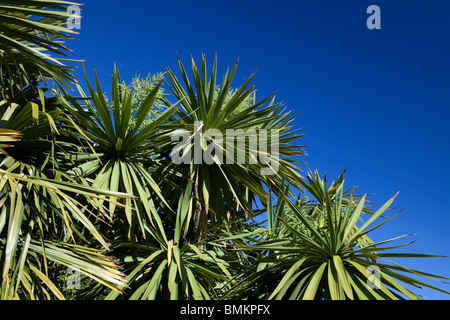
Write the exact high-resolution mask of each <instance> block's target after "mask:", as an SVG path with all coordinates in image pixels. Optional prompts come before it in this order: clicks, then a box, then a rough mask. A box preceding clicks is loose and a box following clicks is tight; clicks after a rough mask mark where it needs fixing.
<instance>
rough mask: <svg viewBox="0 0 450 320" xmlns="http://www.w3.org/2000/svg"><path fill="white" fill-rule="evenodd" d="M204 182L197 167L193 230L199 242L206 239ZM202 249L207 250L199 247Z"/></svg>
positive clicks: (195, 240)
mask: <svg viewBox="0 0 450 320" xmlns="http://www.w3.org/2000/svg"><path fill="white" fill-rule="evenodd" d="M202 187H203V184H202V180H201V177H200V166H198V165H197V167H196V169H195V174H194V189H193V193H194V213H195V217H194V227H193V229H192V235H193V241H194V242H199V241H202V240H203V239H204V231H205V226H206V221H207V211H206V208H205V205H204V204H203V203H202V202H204V199H203V191H202ZM199 248H200V249H202V250H203V249H205V248H204V246H203V245H202V246H199Z"/></svg>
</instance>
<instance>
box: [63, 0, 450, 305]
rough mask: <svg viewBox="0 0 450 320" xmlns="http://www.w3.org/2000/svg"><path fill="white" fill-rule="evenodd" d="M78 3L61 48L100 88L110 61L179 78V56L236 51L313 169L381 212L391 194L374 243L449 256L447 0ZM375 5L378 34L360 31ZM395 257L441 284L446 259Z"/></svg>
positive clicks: (233, 55) (225, 55) (123, 69)
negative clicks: (284, 116) (391, 207)
mask: <svg viewBox="0 0 450 320" xmlns="http://www.w3.org/2000/svg"><path fill="white" fill-rule="evenodd" d="M84 2H85V5H84V6H83V13H82V15H83V18H82V20H81V30H79V32H80V34H79V35H78V36H77V38H78V40H76V41H70V43H69V44H68V45H69V46H70V48H72V49H73V50H74V52H73V53H72V55H71V57H73V58H82V59H84V60H85V65H86V68H87V70H88V73H89V74H90V75H92V70H93V66H94V65H95V66H96V68H97V71H98V73H99V75H100V78H101V79H102V82H103V84H104V86H105V88H106V87H108V86H109V85H110V82H111V74H112V69H113V64H114V63H116V64H117V66H118V68H119V70H120V73H121V77H122V80H125V81H129V80H131V78H132V77H133V76H134V75H135V73H136V72H137V73H139V74H141V75H142V76H145V75H147V74H148V73H156V72H159V71H163V68H164V65H168V66H170V67H171V68H172V69H173V70H177V68H178V67H177V57H176V54H177V53H178V55H179V56H180V57H181V59H182V60H183V61H184V62H185V63H186V64H189V62H190V57H191V55H192V56H194V58H195V59H197V60H198V59H200V55H201V54H202V53H204V54H205V55H206V57H207V59H208V61H209V62H210V63H211V62H212V59H213V58H214V55H215V54H216V53H217V55H218V62H219V69H220V71H221V72H224V71H225V70H226V68H227V67H228V66H229V65H232V64H233V63H234V62H235V61H236V59H237V58H238V57H239V67H238V73H237V76H236V82H235V83H236V85H239V84H240V83H242V81H243V80H244V79H246V78H247V77H248V76H249V75H250V74H251V73H252V72H253V71H255V70H256V69H258V71H257V74H256V77H255V80H254V83H256V85H257V89H258V97H260V98H262V97H265V96H266V95H269V94H270V93H272V92H274V91H278V93H277V99H278V100H279V101H283V102H284V103H285V105H286V107H287V108H289V109H292V110H293V111H294V112H299V114H298V116H297V118H296V121H295V125H296V126H297V127H301V128H303V129H302V131H303V133H305V134H307V136H306V137H304V138H302V141H301V143H302V144H306V145H308V146H307V148H306V151H307V153H308V156H307V157H304V158H303V160H304V161H306V162H307V164H308V166H309V167H310V168H311V169H316V168H317V169H318V170H319V171H320V172H321V173H326V174H327V177H328V179H330V180H331V179H335V178H336V177H337V176H338V175H339V174H340V173H341V172H342V171H343V170H344V169H347V174H346V186H347V187H352V186H356V185H359V186H360V187H359V192H360V193H370V194H373V196H371V197H370V199H371V200H372V201H374V202H377V203H379V204H382V203H384V202H385V201H387V200H388V199H389V198H390V197H391V196H393V195H394V194H395V193H396V192H397V191H400V194H399V196H398V197H397V199H396V201H395V202H394V204H395V205H397V206H399V207H401V208H404V210H403V212H402V213H400V215H398V216H397V217H396V218H395V219H394V220H391V221H390V222H388V223H387V224H386V225H384V226H383V227H382V228H381V229H380V230H379V231H377V232H376V233H374V235H373V236H372V238H374V240H384V239H388V238H392V237H395V236H398V235H403V234H409V233H415V234H416V235H414V236H411V237H407V238H406V239H404V240H403V242H407V241H412V240H417V241H416V242H415V243H414V244H412V245H411V246H409V247H407V249H406V250H409V251H412V252H420V253H432V254H443V255H448V256H450V245H449V243H450V234H449V231H448V226H449V223H450V205H449V203H447V201H449V191H450V190H449V183H450V169H449V164H450V148H449V147H450V141H449V138H450V125H449V124H448V122H449V120H450V60H449V59H450V42H449V36H450V20H449V14H450V1H445V0H433V1H424V0H422V1H404V0H395V1H381V0H371V1H365V0H345V1H335V0H327V1H321V0H316V1H306V0H301V1H300V0H297V1H284V0H279V1H261V0H259V1H246V0H240V1H235V0H231V1H211V0H209V1H195V0H193V1H179V0H171V1H143V0H128V1H118V0H108V1H107V0H95V1H94V0H85V1H84ZM372 4H375V5H378V6H379V7H380V9H381V29H380V30H369V29H368V28H367V27H366V20H367V18H368V17H369V14H367V13H366V9H367V7H368V6H369V5H372ZM76 75H77V76H78V77H80V78H81V77H82V72H81V70H79V71H77V73H76ZM303 169H305V170H306V166H304V167H303ZM400 243H401V242H399V244H400ZM406 250H405V251H406ZM396 261H397V262H399V263H401V264H403V265H406V266H409V267H411V268H416V269H420V270H424V271H428V272H431V273H436V274H440V275H443V276H447V277H450V258H436V259H423V260H417V261H414V260H409V259H404V260H396ZM438 286H440V287H443V288H446V290H450V285H445V286H444V285H439V284H438ZM419 292H421V294H423V295H425V296H426V297H428V298H430V299H449V297H450V296H446V295H443V294H440V293H438V292H433V291H430V290H426V291H424V290H420V291H419Z"/></svg>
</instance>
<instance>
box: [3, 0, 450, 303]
mask: <svg viewBox="0 0 450 320" xmlns="http://www.w3.org/2000/svg"><path fill="white" fill-rule="evenodd" d="M72 4H74V3H71V2H66V1H59V0H54V1H50V0H49V1H38V0H27V1H25V0H15V1H6V0H0V82H1V83H0V84H1V86H0V92H1V98H0V120H1V121H0V152H1V153H0V268H1V270H2V283H1V287H0V299H97V300H99V299H108V300H109V299H124V300H127V299H132V300H134V299H136V300H137V299H419V298H420V296H419V295H418V294H417V293H415V292H413V291H411V289H409V288H407V287H414V288H418V287H428V288H432V289H435V290H439V291H441V292H446V291H444V290H442V289H440V288H437V287H435V286H432V285H430V284H428V283H427V282H426V280H431V279H433V280H438V281H442V280H443V279H446V278H444V277H439V276H436V275H432V274H429V273H426V272H422V271H417V270H412V269H409V268H407V267H403V266H401V265H399V264H398V263H397V262H394V261H391V260H390V259H391V258H401V257H412V258H423V257H436V256H433V255H426V254H413V253H399V252H398V249H400V248H403V247H404V246H406V245H407V244H406V245H392V244H390V243H391V242H392V241H394V240H397V239H399V238H401V237H397V238H394V239H389V240H384V241H373V240H372V239H371V238H369V236H368V234H369V233H370V232H371V231H373V230H375V229H377V228H378V227H380V226H381V225H383V224H384V223H386V222H387V221H389V220H390V219H387V220H385V221H383V222H381V223H378V224H377V225H375V226H374V223H375V221H377V222H378V221H379V219H380V217H381V215H382V214H384V213H385V212H386V211H387V210H388V208H389V206H390V205H391V203H392V201H393V200H394V198H395V197H394V198H392V199H390V200H389V201H388V202H386V204H385V205H383V206H381V207H380V208H379V209H378V210H373V209H372V208H371V207H369V206H367V202H368V201H367V200H366V196H359V195H356V194H355V193H354V192H353V190H347V191H345V190H344V189H343V181H344V179H343V178H344V175H341V176H340V177H339V178H338V179H337V181H336V182H335V183H334V184H332V185H331V186H330V187H328V185H327V182H326V179H323V180H322V179H321V178H320V176H319V174H318V173H317V172H316V173H315V174H314V175H312V174H309V175H307V176H306V177H305V178H304V177H302V176H301V174H300V172H301V169H300V166H299V164H300V163H301V162H300V161H299V156H301V155H302V154H303V146H302V145H298V144H297V141H298V139H299V138H301V137H302V136H303V135H302V134H298V133H297V130H295V129H293V128H292V121H293V119H294V116H293V115H291V114H290V112H289V111H286V110H285V109H284V107H283V106H282V104H280V103H276V102H275V96H274V95H270V96H268V97H266V98H263V99H262V100H259V101H258V100H257V99H256V93H255V92H256V90H255V85H251V82H252V80H253V77H254V74H253V75H251V76H250V77H248V78H247V80H245V81H244V82H243V83H242V84H240V85H238V86H235V84H234V82H233V81H234V76H235V73H236V70H237V63H236V64H235V65H234V66H233V67H232V68H231V69H228V71H227V72H226V74H225V75H224V76H223V77H222V82H220V83H219V81H220V78H217V77H218V74H217V58H215V59H214V62H213V67H212V70H211V74H210V75H209V76H208V73H207V68H206V66H207V63H206V59H205V57H204V56H202V58H201V66H200V67H199V66H198V65H197V63H196V62H195V61H194V59H192V62H191V69H192V73H191V77H189V76H188V73H187V71H186V69H185V67H184V65H183V64H182V63H181V60H180V59H179V68H180V70H179V73H180V75H179V76H178V77H177V75H176V74H175V72H173V71H172V70H171V69H170V68H166V70H165V73H164V74H163V73H157V74H155V75H153V76H151V75H149V76H148V77H147V78H145V79H143V78H141V77H139V76H137V77H135V78H134V79H133V80H132V81H131V83H130V84H129V85H127V84H126V83H125V82H122V81H121V79H120V76H119V72H118V70H117V68H116V67H115V66H114V69H113V75H112V86H111V95H110V98H109V99H108V98H107V96H106V94H105V93H104V92H103V90H102V85H101V83H100V79H99V76H98V75H97V73H96V72H95V75H94V80H93V81H90V80H89V79H88V78H87V77H86V83H87V90H86V92H85V91H84V90H83V88H82V87H81V86H80V85H79V84H78V82H77V79H75V78H74V77H73V75H72V74H71V72H70V71H71V67H67V66H64V65H63V64H62V61H65V60H67V59H64V58H62V57H63V56H64V55H65V54H66V53H65V51H69V49H68V48H67V47H66V46H65V45H64V44H63V40H67V39H71V36H73V35H74V34H75V33H74V32H73V31H72V30H69V29H67V28H66V27H65V26H64V24H65V22H66V19H67V18H68V17H69V15H70V14H69V13H68V12H67V9H68V7H69V6H70V5H72ZM85 74H86V73H85ZM179 79H181V80H179ZM49 80H51V81H53V82H54V86H53V87H52V88H50V86H49V85H48V83H49ZM74 88H76V89H77V93H74V92H73V91H72V89H74ZM166 88H167V90H166ZM170 100H172V101H170ZM208 129H215V130H218V131H219V132H227V130H230V131H233V130H242V131H244V132H254V133H258V134H257V135H256V136H257V137H258V138H256V140H255V141H253V142H256V143H259V142H261V141H262V139H263V138H264V135H260V134H261V133H265V132H270V134H272V132H278V133H279V134H278V136H277V137H278V139H277V141H275V142H273V141H270V143H268V145H267V149H266V150H259V149H258V150H256V149H252V147H250V146H251V144H250V142H252V140H251V139H254V138H251V137H250V138H248V137H247V138H248V142H249V143H248V145H249V147H248V148H246V145H245V143H244V145H240V144H234V140H233V143H231V144H228V142H226V143H225V144H224V145H222V142H223V141H221V139H220V138H219V137H218V136H214V135H210V134H209V133H208V132H209V131H208ZM265 130H266V131H265ZM180 132H181V133H183V135H181V137H182V138H183V141H182V142H181V143H180V141H179V140H178V141H177V140H176V139H173V137H174V136H177V134H179V133H180ZM270 134H269V135H268V136H270ZM247 138H246V139H247ZM244 142H245V141H244ZM276 143H277V144H278V151H277V152H275V155H276V158H277V160H278V161H279V162H277V165H276V166H275V164H274V163H273V162H270V161H269V160H271V159H272V158H270V157H271V156H273V155H272V154H270V153H269V152H268V150H271V151H272V146H273V145H274V144H276ZM211 146H213V147H215V148H214V149H215V151H214V153H213V152H210V149H209V147H211ZM197 147H200V154H202V155H203V154H206V153H208V152H210V153H209V154H210V155H211V158H212V159H213V161H212V162H211V163H206V162H198V161H196V159H195V157H196V155H197V153H195V152H194V153H193V154H192V153H190V152H189V151H190V150H195V149H196V148H197ZM256 151H259V154H257V153H256ZM221 153H222V155H223V156H224V158H223V159H222V160H225V159H232V160H233V161H231V162H228V161H220V160H221V159H220V158H219V155H220V154H221ZM238 154H243V155H244V160H245V162H244V163H241V162H239V161H236V160H237V159H236V157H235V156H236V155H238ZM256 154H257V156H258V157H259V160H260V161H253V160H257V158H258V157H256V156H255V155H256ZM177 156H179V157H178V158H177ZM180 158H181V160H182V161H181V162H177V161H176V159H178V160H179V159H180ZM262 160H264V161H262ZM263 169H270V170H269V171H270V173H271V174H267V171H264V170H263ZM263 172H266V174H264V173H263ZM298 190H300V192H301V193H300V196H299V197H298V198H296V199H294V198H293V197H294V195H295V191H298ZM275 199H276V201H275ZM264 213H266V214H267V224H265V223H264V222H262V221H259V218H260V217H261V216H262V214H264ZM386 244H387V245H388V246H385V245H386ZM382 260H386V262H384V261H383V262H381V261H382ZM73 270H75V271H76V272H77V274H78V275H80V278H79V279H80V281H81V284H80V286H79V288H75V289H74V288H72V287H69V286H68V285H67V284H68V282H69V281H71V280H72V279H71V272H72V271H73ZM368 271H371V272H372V273H371V274H369V273H368ZM374 272H378V275H379V277H378V278H375V280H377V279H379V280H380V281H379V282H374V283H372V282H370V281H372V280H373V279H374V278H373V275H374ZM417 278H419V279H417ZM424 279H426V280H424ZM370 283H371V284H372V285H375V286H377V287H376V288H375V287H371V284H370ZM446 293H447V292H446Z"/></svg>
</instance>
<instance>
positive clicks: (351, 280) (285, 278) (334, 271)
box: [230, 172, 448, 300]
mask: <svg viewBox="0 0 450 320" xmlns="http://www.w3.org/2000/svg"><path fill="white" fill-rule="evenodd" d="M342 177H343V176H341V177H340V178H339V179H338V180H337V183H335V184H333V185H332V186H331V187H328V186H327V182H326V179H325V181H324V180H322V179H321V178H320V177H319V175H318V173H317V172H316V174H315V176H314V178H312V177H311V176H308V180H309V183H305V182H304V181H299V183H300V184H301V185H302V186H303V187H304V190H310V191H312V192H313V194H315V195H319V194H320V195H321V196H319V197H317V198H315V199H314V201H309V200H308V199H307V198H306V197H300V198H298V199H297V200H296V201H292V200H291V199H290V198H289V197H288V195H287V190H288V189H287V187H284V188H283V190H282V192H281V195H280V197H279V198H278V202H277V204H276V206H273V205H272V204H270V206H269V207H268V215H269V217H268V219H269V226H270V229H269V233H268V236H266V237H264V238H262V239H260V242H259V243H256V244H253V245H250V246H248V245H247V246H245V249H247V250H249V249H250V250H259V251H260V252H261V256H260V260H259V262H260V264H259V265H258V267H257V268H255V267H254V266H253V268H249V269H250V270H252V272H251V273H250V274H248V276H246V277H244V280H243V281H242V283H241V284H240V285H239V286H237V287H236V288H235V289H234V292H233V291H232V292H230V295H231V296H232V295H233V294H236V295H237V296H238V297H241V298H242V297H245V296H246V295H247V293H248V292H251V290H249V288H255V287H256V288H257V290H256V293H255V294H254V295H253V296H252V297H253V298H254V297H255V296H256V297H258V298H264V299H291V300H299V299H301V300H312V299H317V300H323V299H325V300H347V299H348V300H373V299H376V300H397V299H413V300H417V299H420V295H418V294H417V293H415V292H412V291H411V290H410V289H408V288H407V287H406V286H405V285H408V286H412V287H415V288H423V287H428V288H432V289H435V290H439V291H441V292H445V293H448V292H446V291H444V290H442V289H439V288H437V287H435V286H432V285H430V284H429V283H427V282H426V281H427V280H430V279H435V280H438V281H439V280H442V279H447V278H444V277H440V276H437V275H432V274H429V273H426V272H422V271H418V270H412V269H410V268H407V267H404V266H401V265H400V264H398V263H397V262H394V261H391V260H390V259H391V258H394V259H395V258H402V257H409V258H423V257H440V256H438V255H429V254H416V253H399V252H398V251H397V250H394V249H398V248H402V247H404V246H407V245H409V244H410V243H408V244H402V245H391V246H385V245H386V244H388V243H390V242H392V241H394V240H397V239H399V238H402V237H404V236H400V237H396V238H393V239H388V240H384V241H373V240H372V239H370V238H369V237H368V234H369V233H370V232H372V231H373V230H375V229H377V228H378V227H380V226H382V225H383V224H384V223H386V222H387V221H389V220H390V219H392V218H393V217H394V216H392V217H391V218H389V219H387V220H385V221H382V222H380V223H378V224H376V225H374V223H375V221H377V220H378V219H379V218H380V216H381V215H382V214H383V213H385V212H386V210H388V208H389V206H390V205H391V203H392V202H393V200H394V198H395V196H394V197H393V198H391V199H390V200H389V201H387V202H386V203H385V204H384V205H382V206H381V207H380V208H379V209H378V210H376V211H375V212H371V210H365V209H367V208H366V199H365V198H366V197H365V196H363V197H362V198H361V199H360V200H359V201H356V198H354V197H353V192H352V193H350V194H348V195H344V192H343V179H342ZM364 211H366V212H371V214H369V215H368V219H367V220H365V221H364V220H363V221H362V222H361V220H362V219H361V218H362V215H363V212H364ZM358 224H360V225H358ZM383 260H385V261H386V262H382V261H383ZM255 269H256V270H255ZM247 272H248V270H247ZM418 278H422V279H423V280H420V279H418Z"/></svg>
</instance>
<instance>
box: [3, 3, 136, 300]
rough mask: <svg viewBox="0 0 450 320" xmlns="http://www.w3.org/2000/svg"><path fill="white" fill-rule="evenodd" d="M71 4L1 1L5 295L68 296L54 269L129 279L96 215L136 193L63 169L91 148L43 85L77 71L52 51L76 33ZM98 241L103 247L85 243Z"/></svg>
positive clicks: (114, 284)
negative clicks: (84, 146)
mask: <svg viewBox="0 0 450 320" xmlns="http://www.w3.org/2000/svg"><path fill="white" fill-rule="evenodd" d="M70 4H71V3H69V2H64V1H19V0H18V1H14V2H11V1H0V16H1V22H0V39H1V52H0V56H1V57H0V62H1V65H0V68H1V72H0V74H1V79H0V81H1V88H0V91H1V93H2V95H1V99H2V100H1V101H0V117H1V129H0V135H1V137H2V138H1V142H2V148H1V155H0V190H1V191H0V195H1V196H0V203H1V204H2V206H1V210H0V266H1V269H2V284H1V289H0V298H1V299H46V298H47V299H51V298H54V297H56V298H59V299H64V296H63V294H62V293H61V291H60V290H59V288H58V287H57V286H56V285H55V282H56V276H55V275H54V274H53V273H54V271H55V270H61V269H63V268H73V269H76V270H79V272H80V273H82V274H84V275H85V276H88V277H90V278H92V279H95V280H96V281H98V282H99V283H102V284H103V285H106V286H107V287H110V288H112V289H114V290H119V289H118V287H119V286H122V285H123V284H124V275H123V274H122V273H121V272H120V271H119V270H118V269H117V265H116V263H115V262H114V260H113V259H111V258H110V257H108V256H106V255H104V252H103V251H104V250H108V249H109V248H108V244H107V241H106V239H105V237H104V235H102V234H101V233H100V232H99V231H98V229H97V228H96V226H95V223H97V222H98V221H100V220H103V218H102V217H101V214H100V215H99V213H102V212H106V208H105V206H104V205H103V202H104V201H109V200H110V197H112V196H114V197H118V198H123V197H125V198H131V196H129V195H126V194H124V193H117V192H110V191H108V190H101V189H99V188H95V187H92V185H90V184H89V183H88V182H87V181H82V180H77V179H75V178H74V177H73V176H70V175H67V174H66V173H65V172H64V171H63V170H60V169H61V167H64V163H65V162H66V161H68V159H70V158H71V157H72V156H73V155H79V154H80V153H82V150H80V148H79V147H78V146H77V144H76V138H75V137H76V136H77V135H79V133H78V132H70V131H68V130H67V128H60V129H58V125H59V124H61V123H67V122H70V121H71V119H70V118H69V117H67V116H66V115H65V113H64V110H63V109H62V108H61V106H60V105H59V104H58V103H57V101H56V100H55V99H54V98H49V96H48V95H47V94H46V91H47V90H48V89H47V88H46V87H45V86H42V84H43V83H42V80H43V79H45V78H47V79H53V80H56V81H60V82H62V83H63V84H67V81H70V80H72V79H73V77H72V76H71V75H70V74H69V73H68V72H67V69H66V68H65V67H63V66H61V65H60V63H59V62H58V61H57V60H56V58H52V57H50V56H49V55H48V54H46V53H45V52H43V50H44V49H46V50H48V51H50V52H52V53H55V54H59V53H60V51H59V50H60V49H64V48H65V47H63V45H62V44H60V43H59V40H60V39H61V38H67V37H66V36H64V35H63V33H64V32H67V33H71V32H72V31H70V30H68V29H65V28H63V27H62V24H63V23H64V22H65V21H66V18H67V15H68V14H67V12H66V9H67V7H68V6H69V5H70ZM54 9H55V10H57V11H55V10H54ZM61 10H62V11H61ZM36 17H37V18H36ZM74 141H75V143H74ZM92 241H94V242H97V243H98V244H99V245H98V247H99V248H94V247H92V248H87V247H85V246H83V244H86V243H89V242H91V243H92ZM101 247H103V248H101Z"/></svg>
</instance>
